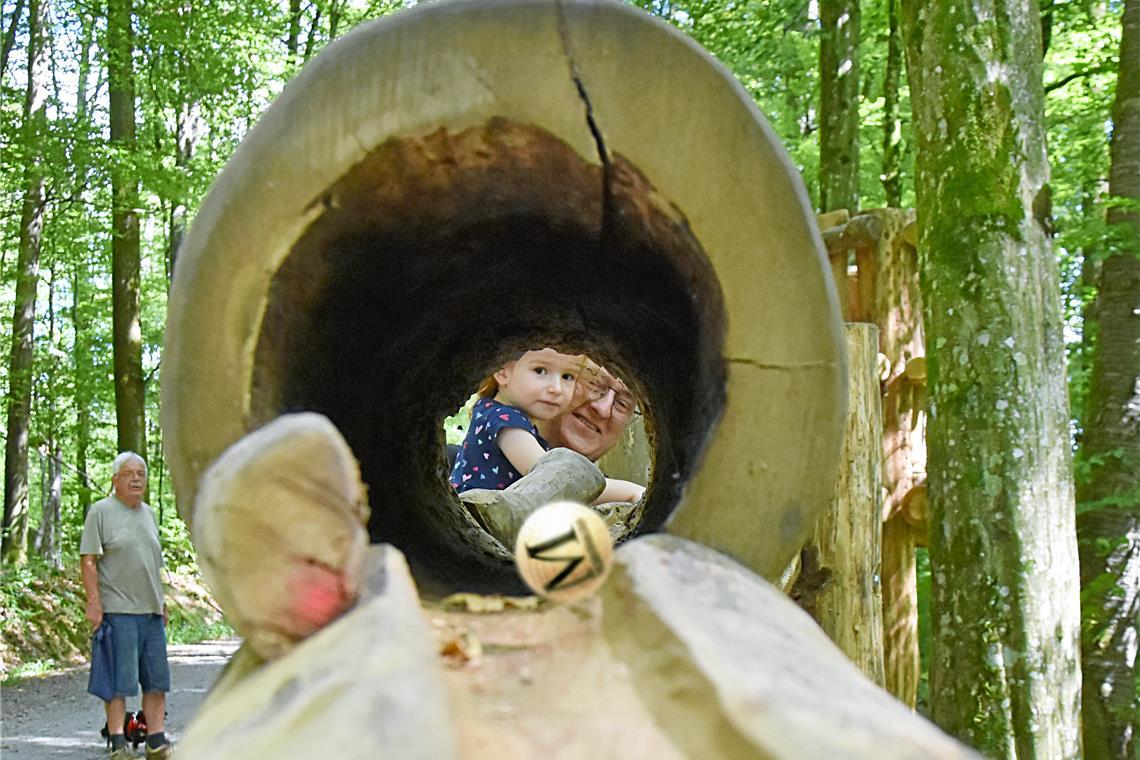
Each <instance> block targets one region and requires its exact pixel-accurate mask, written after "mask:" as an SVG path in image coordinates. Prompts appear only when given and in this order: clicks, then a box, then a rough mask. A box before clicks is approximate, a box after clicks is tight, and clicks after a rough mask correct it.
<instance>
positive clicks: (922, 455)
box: [804, 209, 926, 708]
mask: <svg viewBox="0 0 1140 760" xmlns="http://www.w3.org/2000/svg"><path fill="white" fill-rule="evenodd" d="M818 221H819V224H820V228H821V231H822V236H823V241H824V244H825V245H826V246H827V249H828V254H829V256H830V257H831V260H832V263H833V267H832V269H833V275H834V276H835V284H836V288H837V289H838V290H839V291H840V293H841V304H842V307H843V314H844V318H845V319H847V320H848V321H853V322H854V321H867V322H873V323H875V324H876V325H878V327H879V351H880V363H881V364H882V367H881V373H880V375H879V380H880V381H881V382H882V426H883V427H882V429H883V441H882V451H883V454H882V467H883V473H882V482H883V487H884V488H883V501H882V509H883V531H882V581H883V583H882V595H883V613H882V615H883V627H884V634H883V635H884V640H883V647H884V655H883V656H884V667H885V676H886V688H887V690H888V691H890V692H891V693H892V694H894V695H895V696H896V697H898V698H899V699H900V700H901V701H902V702H904V703H905V704H907V705H908V706H910V707H911V708H913V707H914V704H915V698H916V696H917V686H918V673H919V652H918V606H917V589H916V576H915V558H914V549H915V546H916V545H919V546H921V545H924V544H925V542H926V532H925V531H926V526H925V523H924V522H923V523H922V524H921V525H920V524H917V523H915V522H914V521H913V520H909V519H907V517H906V516H905V515H903V514H902V512H903V511H904V509H903V505H904V499H906V497H907V495H908V494H910V493H912V492H914V491H915V488H916V486H919V484H921V483H922V482H924V481H925V477H926V443H925V432H926V418H925V406H926V372H925V359H924V354H925V351H924V348H923V345H924V343H923V326H922V298H921V295H920V292H919V285H918V261H917V256H916V253H915V242H916V239H917V233H916V227H915V222H914V212H913V211H906V210H901V209H874V210H870V211H864V212H860V213H859V214H858V215H856V216H853V217H847V218H843V217H837V216H831V215H823V216H820V217H819V218H818ZM851 250H854V251H855V263H856V266H855V267H854V268H853V270H852V271H851V272H850V273H849V272H848V271H847V267H846V263H847V261H848V252H849V251H851ZM840 262H842V264H843V266H842V267H840ZM814 559H815V558H814V557H812V556H808V555H807V554H805V556H804V567H805V571H806V572H807V573H808V574H809V575H811V574H812V573H817V568H816V567H815V565H813V562H814ZM817 582H818V579H817Z"/></svg>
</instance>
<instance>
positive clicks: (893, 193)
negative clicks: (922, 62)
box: [879, 0, 902, 208]
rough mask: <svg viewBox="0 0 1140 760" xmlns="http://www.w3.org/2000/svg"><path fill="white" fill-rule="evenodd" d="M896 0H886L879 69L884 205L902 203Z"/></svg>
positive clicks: (899, 61) (898, 48)
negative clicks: (882, 66)
mask: <svg viewBox="0 0 1140 760" xmlns="http://www.w3.org/2000/svg"><path fill="white" fill-rule="evenodd" d="M898 6H899V3H898V0H887V67H886V69H885V71H884V73H883V164H882V172H881V173H880V174H879V181H880V182H882V183H883V192H884V193H886V196H887V206H890V207H892V208H898V207H899V206H901V205H902V177H901V168H900V163H901V161H902V123H901V122H900V121H899V79H900V78H901V76H902V45H901V43H900V42H899V10H898Z"/></svg>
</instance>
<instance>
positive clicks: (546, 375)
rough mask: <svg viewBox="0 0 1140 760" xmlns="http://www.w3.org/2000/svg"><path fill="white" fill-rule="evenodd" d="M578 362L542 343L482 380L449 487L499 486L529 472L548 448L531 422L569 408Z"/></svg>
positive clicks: (504, 485)
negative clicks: (537, 348)
mask: <svg viewBox="0 0 1140 760" xmlns="http://www.w3.org/2000/svg"><path fill="white" fill-rule="evenodd" d="M582 365H583V360H582V359H581V358H579V357H574V356H568V355H566V354H560V353H558V352H557V351H555V350H554V349H552V348H544V349H541V350H538V351H527V352H526V353H524V354H523V355H522V356H520V357H519V358H518V359H515V360H514V361H509V362H507V363H506V364H504V365H503V366H502V367H501V368H499V369H498V370H496V372H495V374H493V375H492V376H491V377H490V378H488V379H487V380H486V381H484V383H483V385H481V386H479V391H478V395H479V400H478V401H476V402H475V407H474V408H473V409H472V410H471V424H470V426H469V427H468V429H467V435H466V437H465V438H464V439H463V445H462V446H461V447H460V449H459V456H457V457H456V459H455V466H454V467H453V468H452V469H451V485H453V486H454V487H455V490H456V491H458V492H459V493H463V492H464V491H467V490H470V489H472V488H488V489H491V490H496V491H501V490H502V489H504V488H506V487H507V486H509V485H511V484H512V483H514V482H515V481H517V480H518V479H519V478H521V477H522V476H523V475H525V474H527V473H528V472H530V469H531V467H533V466H534V463H535V461H536V460H537V459H538V458H539V457H540V456H542V455H543V454H545V453H546V452H547V450H549V449H550V444H548V443H547V442H546V441H545V440H543V438H542V436H541V435H539V433H538V428H536V427H535V424H534V423H535V422H536V421H545V420H552V419H554V418H555V417H557V416H559V415H561V414H564V413H566V412H567V411H569V409H570V402H571V401H572V400H573V399H574V385H575V383H576V381H577V379H578V373H579V371H580V369H581V367H582Z"/></svg>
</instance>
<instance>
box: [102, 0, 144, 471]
mask: <svg viewBox="0 0 1140 760" xmlns="http://www.w3.org/2000/svg"><path fill="white" fill-rule="evenodd" d="M131 14H132V6H131V0H110V2H108V4H107V48H108V56H109V57H108V65H107V80H108V81H107V87H108V92H109V94H110V107H111V111H110V118H111V145H112V147H113V148H115V149H116V150H118V151H119V156H120V160H119V161H117V162H116V164H115V166H114V168H113V169H112V173H111V193H112V197H113V199H112V208H111V227H112V230H111V279H112V289H113V292H112V302H113V305H112V324H113V327H112V331H113V339H112V346H113V351H114V364H115V420H116V422H117V424H118V443H119V450H120V451H128V450H129V451H135V452H138V453H140V454H145V452H146V427H145V422H144V413H145V412H144V392H145V391H144V386H143V374H142V325H141V311H142V310H141V302H140V295H139V286H140V263H141V256H140V252H139V216H138V205H139V198H138V194H139V188H138V178H137V177H136V176H135V174H134V167H133V166H132V165H131V161H130V160H129V158H130V157H132V156H133V155H134V153H135V91H134V73H133V68H132V64H131V58H132V55H133V50H134V40H133V32H132V29H131Z"/></svg>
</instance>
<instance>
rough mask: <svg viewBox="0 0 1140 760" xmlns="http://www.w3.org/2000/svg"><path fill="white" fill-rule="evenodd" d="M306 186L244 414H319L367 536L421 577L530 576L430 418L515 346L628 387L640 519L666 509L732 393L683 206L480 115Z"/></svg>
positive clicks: (441, 587)
mask: <svg viewBox="0 0 1140 760" xmlns="http://www.w3.org/2000/svg"><path fill="white" fill-rule="evenodd" d="M607 183H608V188H607V187H606V185H607ZM607 196H608V197H609V199H610V203H612V209H610V213H605V212H604V209H603V205H604V202H603V199H604V198H607ZM313 203H314V209H315V210H316V211H317V212H318V213H317V216H316V219H315V221H314V222H313V223H312V224H311V225H310V226H309V227H308V229H307V230H306V231H305V233H304V234H303V235H302V236H301V238H300V239H299V240H298V241H297V242H296V244H295V245H294V246H293V248H292V250H291V252H290V254H289V256H288V258H287V259H286V260H285V262H284V263H283V265H282V266H281V267H280V269H279V270H278V271H277V273H276V274H275V276H274V281H273V285H272V287H271V289H270V294H269V302H268V305H267V308H266V312H265V317H264V320H263V323H262V327H261V331H260V335H259V340H258V345H257V348H256V359H255V369H254V376H253V382H252V388H251V402H250V403H251V415H252V420H251V427H254V426H257V425H260V424H263V423H265V422H267V421H268V420H270V419H272V418H274V417H276V416H277V415H279V414H281V413H283V412H288V411H297V410H302V409H306V410H314V411H318V412H321V413H323V414H325V415H326V416H328V417H329V418H330V419H331V420H332V421H333V422H334V423H335V424H336V425H337V427H338V428H339V429H340V430H341V432H342V433H343V434H344V436H345V438H346V439H347V441H348V442H349V444H350V445H351V446H352V448H353V451H354V452H355V454H356V456H357V458H358V459H359V460H360V463H361V470H362V474H363V477H364V480H365V482H366V483H367V484H368V486H369V493H370V498H369V501H370V503H371V506H372V516H371V520H370V523H369V531H370V533H371V536H372V539H373V541H377V542H379V541H385V542H390V543H393V544H395V545H396V546H397V547H399V548H400V549H401V550H402V551H403V552H404V553H405V554H406V555H407V557H408V560H409V564H410V565H411V567H412V569H413V572H414V573H415V575H416V578H417V581H418V582H419V583H420V585H421V587H422V588H423V589H424V590H425V592H426V593H444V592H448V591H452V590H471V591H482V592H489V591H498V592H505V593H514V592H521V590H522V586H521V584H520V583H519V581H518V580H517V576H516V575H515V571H514V567H513V563H512V561H511V559H510V554H509V552H507V551H506V550H505V549H504V547H502V546H501V545H500V544H499V543H498V542H497V541H495V540H494V539H492V538H491V537H490V536H489V535H488V534H487V533H485V532H484V531H483V530H482V529H481V528H479V527H478V526H477V525H476V524H475V523H474V521H473V520H472V519H471V518H470V516H469V515H468V513H467V511H466V510H465V509H463V508H462V506H461V505H460V503H459V501H458V499H457V497H456V496H455V494H454V491H453V490H452V489H451V487H450V485H449V484H448V483H447V469H446V464H445V459H444V454H443V434H442V428H441V422H442V420H443V418H444V417H446V416H447V415H448V414H451V413H452V412H454V410H455V409H456V408H457V407H459V406H460V405H461V404H462V403H463V402H464V401H466V399H467V396H468V394H469V393H470V391H471V389H472V388H474V387H475V386H476V385H477V384H478V382H479V380H480V379H482V378H483V377H484V376H486V375H487V374H489V373H490V372H491V371H493V370H494V369H495V368H496V367H497V366H498V365H499V364H501V362H502V361H503V360H504V359H505V358H507V357H508V356H509V355H510V354H511V353H513V352H515V351H520V350H525V349H529V348H534V347H540V346H546V345H549V346H556V347H559V348H561V349H563V350H567V351H573V352H582V353H587V354H589V355H590V356H591V357H593V358H594V359H596V360H597V361H599V362H600V363H602V364H604V365H605V366H607V367H609V368H610V369H611V370H612V371H614V372H615V373H616V374H618V375H619V376H621V377H622V378H623V379H624V380H626V382H627V383H629V384H630V386H631V387H632V388H633V389H634V390H635V392H637V393H638V395H639V396H640V398H641V399H642V400H643V403H642V409H643V410H644V412H645V414H646V418H647V429H648V430H649V434H650V440H651V443H652V448H653V452H654V453H653V465H652V469H653V481H652V483H651V484H650V488H649V491H648V492H647V495H646V500H647V501H646V505H645V510H644V517H643V519H642V522H641V524H640V525H639V526H638V527H637V528H636V529H635V532H645V531H652V530H656V529H658V528H660V527H661V526H662V525H663V524H664V522H665V521H666V519H667V518H668V516H669V514H670V512H671V511H672V509H673V508H674V506H675V505H676V504H677V502H678V500H679V498H680V494H681V490H682V488H683V487H684V485H685V483H686V482H687V481H688V479H689V477H690V476H691V474H692V473H693V472H694V471H695V468H696V464H697V462H698V461H699V458H700V455H701V451H702V449H703V448H704V445H705V443H706V442H707V440H708V439H709V436H710V434H711V432H712V428H713V425H714V423H715V420H716V419H717V418H718V417H719V415H720V412H721V410H722V408H723V405H724V394H725V376H724V368H723V362H722V356H723V348H724V331H725V314H724V304H723V301H722V298H721V293H720V287H719V284H718V281H717V278H716V275H715V273H714V271H713V269H712V266H711V264H710V262H709V260H708V258H707V257H706V256H705V254H704V252H703V251H702V250H701V247H700V245H699V243H698V242H697V240H696V239H695V237H694V236H693V234H692V233H691V231H690V229H689V226H688V223H687V221H686V219H685V218H684V215H683V214H682V213H681V212H680V210H678V209H677V208H676V207H675V206H673V205H672V204H671V203H669V202H668V200H666V199H664V198H662V197H661V196H660V195H659V194H658V193H657V192H656V191H655V190H654V188H653V187H652V185H651V184H650V181H649V179H648V178H646V177H645V176H643V175H642V174H641V173H640V172H639V171H638V170H637V169H636V167H634V166H632V165H631V164H629V163H628V162H627V161H626V160H625V159H624V158H623V157H622V156H621V155H620V154H613V155H611V157H610V162H609V169H608V171H606V172H603V170H602V167H600V166H598V165H597V164H596V163H588V162H587V161H585V160H583V159H582V158H581V157H580V156H579V155H578V154H577V153H576V152H575V151H574V150H573V149H571V148H570V147H569V146H568V145H566V144H565V143H564V142H562V141H561V140H559V139H558V138H556V137H554V136H553V135H551V134H549V133H547V132H545V131H544V130H542V129H539V128H537V127H534V126H530V125H523V124H517V123H512V122H509V121H507V120H504V119H492V120H491V121H489V122H488V123H486V124H484V125H482V126H479V127H473V128H469V129H466V130H462V131H448V130H446V129H443V128H441V129H439V130H437V131H435V132H433V133H431V134H429V135H426V136H420V137H407V138H401V139H392V140H389V141H387V142H385V143H384V144H383V145H381V146H380V147H379V148H377V149H376V150H374V151H373V152H372V153H371V154H369V155H368V156H367V157H366V158H365V159H364V160H363V161H361V162H360V163H358V164H357V165H356V166H355V167H353V169H352V170H350V171H349V172H348V173H347V174H346V175H345V176H343V177H342V178H341V179H340V180H338V181H337V182H336V183H335V184H334V185H333V186H332V187H330V188H329V189H328V190H327V191H326V192H324V193H323V194H322V195H321V196H320V197H319V198H317V199H315V200H314V202H313Z"/></svg>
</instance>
